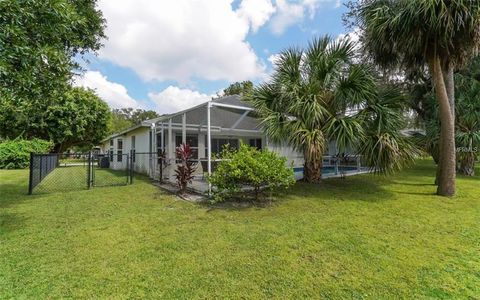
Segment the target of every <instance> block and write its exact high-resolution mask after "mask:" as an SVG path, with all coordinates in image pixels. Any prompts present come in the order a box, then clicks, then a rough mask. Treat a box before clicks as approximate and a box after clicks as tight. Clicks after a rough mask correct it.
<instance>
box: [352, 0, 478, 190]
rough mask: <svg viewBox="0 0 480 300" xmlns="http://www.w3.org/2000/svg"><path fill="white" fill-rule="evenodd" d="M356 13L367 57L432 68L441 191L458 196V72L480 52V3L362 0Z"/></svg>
mask: <svg viewBox="0 0 480 300" xmlns="http://www.w3.org/2000/svg"><path fill="white" fill-rule="evenodd" d="M351 15H352V16H353V17H354V20H355V21H354V24H356V25H357V26H358V27H359V28H360V29H361V32H362V33H363V34H362V37H361V40H362V42H363V45H364V49H365V50H366V53H367V54H369V55H370V57H371V58H373V60H374V61H375V62H377V63H378V64H380V65H382V66H384V67H386V68H390V67H401V68H405V69H406V70H415V69H421V68H423V67H424V66H425V65H426V66H428V69H429V72H430V74H431V76H432V84H433V86H434V87H435V95H436V99H437V101H438V104H439V114H440V120H441V129H440V161H439V168H440V176H439V180H438V189H437V193H438V194H439V195H444V196H452V195H454V194H455V169H456V168H455V113H454V109H455V104H454V79H453V72H454V69H455V68H456V67H458V66H460V65H462V64H463V63H464V62H465V61H467V60H468V59H469V58H470V57H471V56H472V55H473V54H474V53H475V52H476V51H477V49H478V45H479V40H480V1H471V0H435V1H432V0H408V1H407V0H398V1H392V0H362V1H359V2H358V4H356V5H354V6H353V10H352V12H351Z"/></svg>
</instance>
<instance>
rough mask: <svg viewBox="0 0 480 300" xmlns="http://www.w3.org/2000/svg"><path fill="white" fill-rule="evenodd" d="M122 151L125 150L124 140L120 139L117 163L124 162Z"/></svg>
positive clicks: (118, 141)
mask: <svg viewBox="0 0 480 300" xmlns="http://www.w3.org/2000/svg"><path fill="white" fill-rule="evenodd" d="M122 150H123V140H122V139H118V140H117V161H122V156H123V153H122Z"/></svg>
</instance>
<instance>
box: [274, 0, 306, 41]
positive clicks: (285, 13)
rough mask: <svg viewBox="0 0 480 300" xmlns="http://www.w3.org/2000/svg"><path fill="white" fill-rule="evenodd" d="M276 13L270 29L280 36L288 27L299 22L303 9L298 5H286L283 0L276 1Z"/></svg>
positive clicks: (302, 15)
mask: <svg viewBox="0 0 480 300" xmlns="http://www.w3.org/2000/svg"><path fill="white" fill-rule="evenodd" d="M276 4H277V13H276V14H275V16H274V17H273V19H272V22H271V29H272V32H273V33H274V34H277V35H280V34H282V33H283V32H284V31H285V30H286V29H287V28H288V27H290V26H291V25H293V24H295V23H297V22H298V21H301V20H302V19H303V17H304V11H305V8H304V6H303V5H302V4H299V3H288V2H287V1H285V0H277V2H276Z"/></svg>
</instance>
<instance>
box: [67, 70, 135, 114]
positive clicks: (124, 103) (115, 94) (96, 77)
mask: <svg viewBox="0 0 480 300" xmlns="http://www.w3.org/2000/svg"><path fill="white" fill-rule="evenodd" d="M74 84H75V85H76V86H82V87H87V88H91V89H93V90H95V91H96V92H97V95H98V96H100V98H102V99H103V100H104V101H105V102H107V103H108V105H110V107H113V108H122V107H133V108H138V107H140V104H139V103H138V101H136V100H135V99H133V98H132V97H130V95H128V91H127V88H126V87H125V86H123V85H121V84H119V83H116V82H111V81H109V80H108V79H107V77H106V76H104V75H102V73H100V72H98V71H87V72H85V74H83V76H79V77H76V78H75V82H74Z"/></svg>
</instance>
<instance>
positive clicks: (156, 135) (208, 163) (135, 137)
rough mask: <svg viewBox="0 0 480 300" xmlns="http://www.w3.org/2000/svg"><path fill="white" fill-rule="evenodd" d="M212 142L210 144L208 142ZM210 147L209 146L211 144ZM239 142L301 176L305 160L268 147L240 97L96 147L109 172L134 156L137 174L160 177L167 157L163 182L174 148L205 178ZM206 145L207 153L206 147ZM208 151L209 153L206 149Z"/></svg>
mask: <svg viewBox="0 0 480 300" xmlns="http://www.w3.org/2000/svg"><path fill="white" fill-rule="evenodd" d="M209 137H210V139H209ZM209 141H210V143H209ZM240 142H243V143H246V144H248V145H250V146H253V147H257V148H259V149H269V150H272V151H275V152H277V153H278V154H280V155H282V156H285V157H286V158H287V160H288V164H289V165H292V167H294V168H295V170H297V173H300V174H297V178H300V177H301V176H302V175H303V174H302V172H301V169H302V167H303V155H302V153H299V152H297V151H295V150H294V149H293V148H292V147H290V146H288V145H286V144H274V143H271V142H269V140H268V138H267V137H266V136H265V134H264V133H263V131H262V130H261V126H260V122H259V120H258V119H256V118H255V116H254V111H253V109H252V107H251V106H250V105H249V104H247V103H245V102H244V101H242V100H241V98H240V96H227V97H222V98H218V99H214V100H211V101H208V102H205V103H202V104H200V105H197V106H194V107H191V108H189V109H185V110H182V111H179V112H176V113H173V114H169V115H164V116H161V117H159V118H156V119H152V120H147V121H144V122H142V123H141V124H139V125H137V126H134V127H132V128H129V129H126V130H124V131H122V132H119V133H117V134H114V135H112V136H109V137H108V138H107V139H105V140H103V141H102V144H101V145H100V148H101V152H102V153H104V154H107V153H108V154H112V153H113V154H114V155H113V156H110V167H111V168H113V169H122V168H124V167H125V166H126V163H127V162H126V161H125V160H126V159H125V157H123V158H120V157H121V156H125V155H124V154H130V153H131V151H132V152H135V153H136V154H135V156H134V157H135V162H134V168H135V171H136V172H140V173H145V174H148V175H150V176H151V177H157V178H158V176H159V169H160V167H159V165H158V161H159V160H158V154H159V153H165V158H166V160H165V161H166V162H167V163H166V164H167V166H164V168H162V169H163V170H162V175H163V177H164V178H170V179H172V176H173V175H174V168H175V148H176V147H178V146H179V145H180V144H182V143H187V144H189V145H190V146H191V147H192V148H193V149H194V153H195V154H194V159H195V160H198V162H199V164H198V165H199V167H198V169H197V175H202V172H203V173H208V172H209V171H212V169H214V167H215V159H214V157H215V155H216V154H218V153H220V151H221V150H222V149H223V147H224V146H225V145H226V144H229V146H230V147H231V148H237V147H238V146H239V144H240ZM209 144H210V147H209ZM209 148H210V149H209ZM335 154H337V153H336V150H335V145H334V143H330V145H329V150H328V153H326V155H335Z"/></svg>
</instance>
